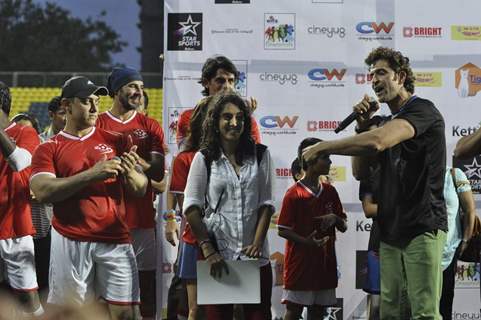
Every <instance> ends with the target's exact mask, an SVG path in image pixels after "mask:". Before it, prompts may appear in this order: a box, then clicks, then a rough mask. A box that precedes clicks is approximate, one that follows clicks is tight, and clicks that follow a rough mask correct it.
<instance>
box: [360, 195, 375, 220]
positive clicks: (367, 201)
mask: <svg viewBox="0 0 481 320" xmlns="http://www.w3.org/2000/svg"><path fill="white" fill-rule="evenodd" d="M362 210H363V211H364V215H365V216H366V218H375V217H376V216H377V203H374V201H373V199H372V195H370V194H367V195H365V196H364V198H363V199H362Z"/></svg>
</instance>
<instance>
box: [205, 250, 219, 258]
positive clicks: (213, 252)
mask: <svg viewBox="0 0 481 320" xmlns="http://www.w3.org/2000/svg"><path fill="white" fill-rule="evenodd" d="M216 253H217V251H215V250H214V251H212V253H211V254H209V255H208V256H206V257H204V259H206V260H207V259H209V258H210V257H212V256H213V255H214V254H216Z"/></svg>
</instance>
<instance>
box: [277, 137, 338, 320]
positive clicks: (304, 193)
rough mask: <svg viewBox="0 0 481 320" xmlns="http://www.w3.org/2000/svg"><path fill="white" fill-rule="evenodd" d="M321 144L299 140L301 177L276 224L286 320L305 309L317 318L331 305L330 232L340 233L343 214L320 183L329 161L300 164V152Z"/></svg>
mask: <svg viewBox="0 0 481 320" xmlns="http://www.w3.org/2000/svg"><path fill="white" fill-rule="evenodd" d="M319 141H321V140H320V139H317V138H306V139H304V140H303V141H302V142H301V144H300V145H299V148H298V157H299V159H300V162H301V164H302V165H301V167H302V169H303V170H304V171H305V175H304V177H303V178H302V179H301V180H300V181H298V182H297V183H296V184H295V185H294V186H292V187H291V188H289V190H287V192H286V194H285V196H284V200H283V203H282V209H281V213H280V215H279V220H278V228H279V236H281V237H283V238H286V239H287V243H286V251H285V260H284V292H283V296H282V302H283V303H285V304H286V308H287V310H286V314H285V317H284V319H285V320H293V319H296V320H297V319H299V317H300V316H301V313H302V309H303V307H304V306H307V308H308V314H309V318H312V319H322V316H323V314H324V313H325V308H326V307H328V306H332V305H335V304H336V291H335V289H336V287H337V262H336V254H335V249H334V241H335V240H336V236H335V230H336V229H337V230H339V231H341V232H345V231H346V229H347V226H346V215H345V214H344V212H343V210H342V205H341V201H340V200H339V196H338V194H337V191H336V189H335V188H334V187H333V186H332V185H330V184H327V183H319V177H320V176H321V175H326V174H328V173H329V168H330V165H331V160H330V159H329V157H328V156H327V157H323V156H321V157H318V158H316V159H314V160H313V161H311V162H309V163H305V162H304V161H302V158H301V157H302V150H304V149H305V148H306V147H308V146H310V145H313V144H315V143H317V142H319Z"/></svg>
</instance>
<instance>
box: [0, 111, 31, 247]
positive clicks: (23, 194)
mask: <svg viewBox="0 0 481 320" xmlns="http://www.w3.org/2000/svg"><path fill="white" fill-rule="evenodd" d="M0 112H1V111H0ZM5 132H6V133H7V135H8V136H9V137H10V138H11V139H12V140H14V141H15V144H16V145H17V147H19V148H23V149H25V150H27V151H29V152H30V153H31V154H33V151H34V150H35V148H36V147H37V146H38V145H39V144H40V139H39V138H38V135H37V132H36V131H35V129H33V128H31V127H24V126H21V125H17V124H15V122H13V123H11V124H10V125H9V126H8V127H7V128H6V129H5ZM30 170H31V168H30V167H28V168H25V169H23V170H22V171H20V172H17V171H13V170H12V169H11V168H10V166H9V165H8V163H7V161H6V160H5V158H4V157H3V155H2V154H1V153H0V239H9V238H17V237H23V236H27V235H33V234H35V229H34V227H33V224H32V214H31V208H30V187H29V184H28V177H29V176H30Z"/></svg>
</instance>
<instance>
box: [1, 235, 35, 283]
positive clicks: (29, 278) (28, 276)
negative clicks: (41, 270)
mask: <svg viewBox="0 0 481 320" xmlns="http://www.w3.org/2000/svg"><path fill="white" fill-rule="evenodd" d="M1 280H4V281H6V282H7V283H8V285H9V286H10V287H11V288H12V289H14V290H16V291H35V290H37V289H38V284H37V274H36V273H35V255H34V249H33V238H32V236H24V237H20V238H11V239H3V240H0V281H1Z"/></svg>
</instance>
